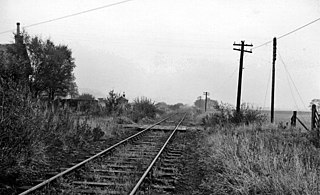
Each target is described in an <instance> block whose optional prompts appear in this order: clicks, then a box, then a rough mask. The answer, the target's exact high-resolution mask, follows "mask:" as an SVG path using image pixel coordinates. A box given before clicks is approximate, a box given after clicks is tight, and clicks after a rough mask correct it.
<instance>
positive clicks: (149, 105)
mask: <svg viewBox="0 0 320 195" xmlns="http://www.w3.org/2000/svg"><path fill="white" fill-rule="evenodd" d="M156 113H157V108H156V106H155V103H154V102H153V101H152V100H151V99H148V98H146V97H140V98H139V97H138V98H136V99H134V100H133V104H132V114H131V116H132V119H133V121H135V122H138V121H139V120H141V119H143V118H150V119H154V118H155V117H156Z"/></svg>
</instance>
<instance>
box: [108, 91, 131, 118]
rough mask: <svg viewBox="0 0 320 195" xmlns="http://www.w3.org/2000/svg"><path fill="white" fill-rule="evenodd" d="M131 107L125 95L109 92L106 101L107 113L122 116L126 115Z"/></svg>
mask: <svg viewBox="0 0 320 195" xmlns="http://www.w3.org/2000/svg"><path fill="white" fill-rule="evenodd" d="M129 107H130V105H129V104H128V100H127V99H126V98H125V96H124V95H120V94H119V93H115V92H114V90H111V91H110V92H109V96H108V97H107V101H106V109H107V112H108V113H109V114H111V115H114V114H116V115H120V114H124V113H126V111H127V110H129Z"/></svg>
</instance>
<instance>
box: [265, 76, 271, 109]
mask: <svg viewBox="0 0 320 195" xmlns="http://www.w3.org/2000/svg"><path fill="white" fill-rule="evenodd" d="M270 79H271V71H269V77H268V83H267V89H266V93H265V95H264V101H263V108H265V106H266V100H267V94H268V90H269V84H270Z"/></svg>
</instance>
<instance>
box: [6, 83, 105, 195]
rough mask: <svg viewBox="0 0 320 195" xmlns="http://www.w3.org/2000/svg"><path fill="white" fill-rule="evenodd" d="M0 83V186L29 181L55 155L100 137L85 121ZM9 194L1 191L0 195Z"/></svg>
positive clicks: (16, 87)
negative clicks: (49, 108)
mask: <svg viewBox="0 0 320 195" xmlns="http://www.w3.org/2000/svg"><path fill="white" fill-rule="evenodd" d="M0 82H1V83H0V84H1V85H0V100H1V105H0V106H1V107H0V186H1V184H3V185H6V186H11V185H16V184H18V183H20V182H21V181H28V179H30V178H31V176H32V175H37V174H39V173H40V172H41V171H43V170H44V169H46V168H48V167H49V166H50V163H51V159H50V158H54V157H55V156H56V155H57V152H61V151H66V152H68V151H73V150H75V149H83V148H85V147H86V146H87V145H88V143H89V142H90V141H92V140H94V139H95V140H98V139H99V138H100V137H101V136H103V135H102V133H101V131H99V130H98V129H96V130H95V131H92V128H91V127H89V126H88V124H87V121H86V120H82V121H81V120H80V118H75V117H73V116H72V115H71V113H69V112H67V111H65V110H58V111H56V112H51V111H50V110H48V109H46V106H43V105H42V104H41V102H35V101H33V100H32V99H31V98H30V96H28V91H27V90H26V89H25V88H24V87H21V86H20V85H17V84H16V83H14V82H11V81H8V80H4V79H1V80H0ZM8 193H9V192H3V191H1V189H0V194H8Z"/></svg>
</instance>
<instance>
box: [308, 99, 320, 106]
mask: <svg viewBox="0 0 320 195" xmlns="http://www.w3.org/2000/svg"><path fill="white" fill-rule="evenodd" d="M313 104H315V105H316V106H317V107H320V99H313V100H311V102H310V105H309V107H310V108H311V107H312V105H313Z"/></svg>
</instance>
